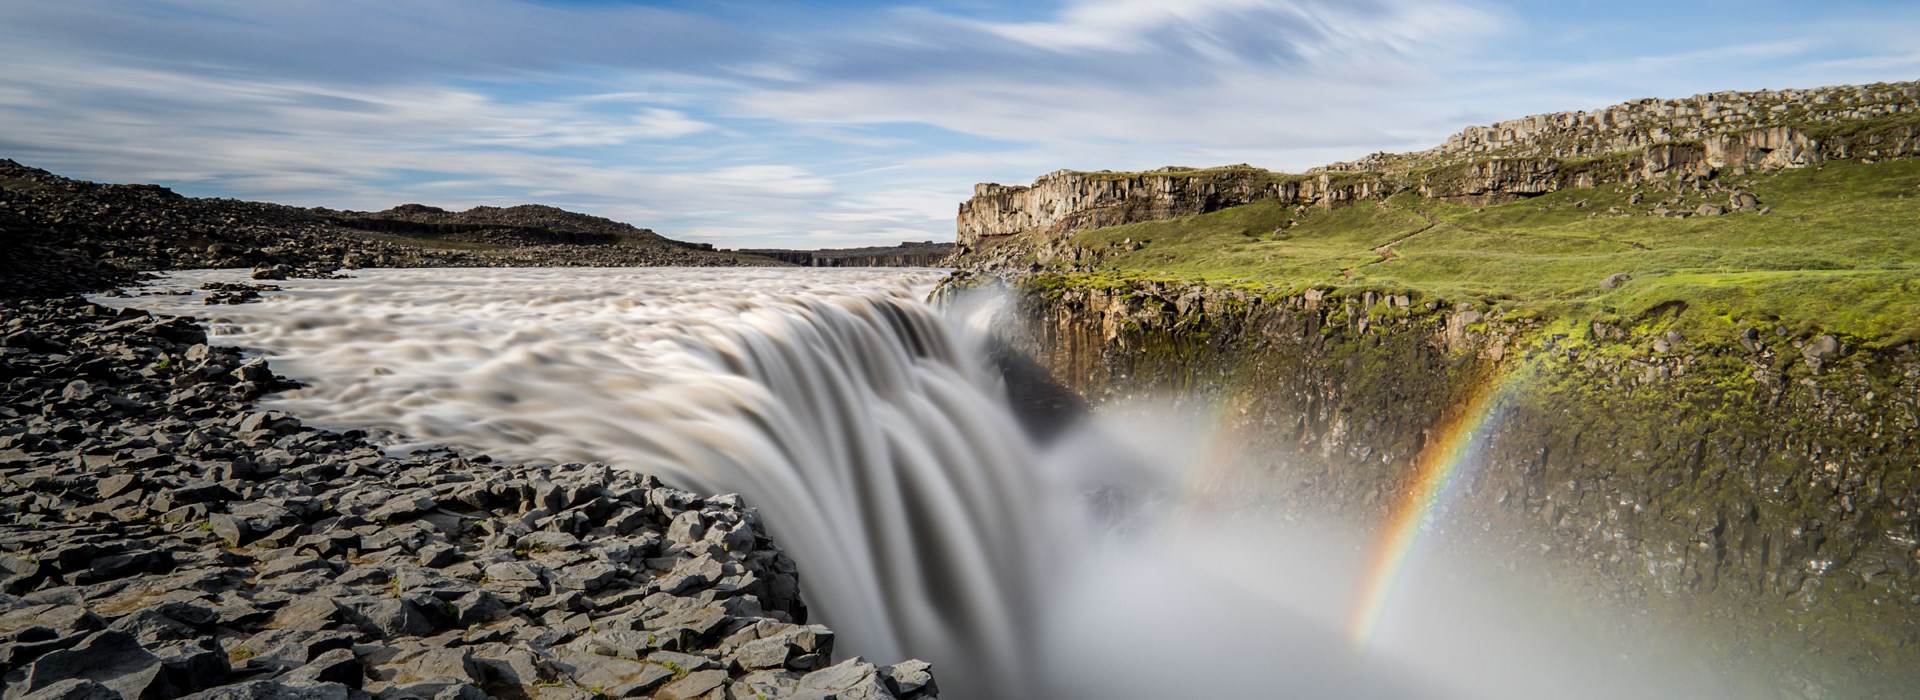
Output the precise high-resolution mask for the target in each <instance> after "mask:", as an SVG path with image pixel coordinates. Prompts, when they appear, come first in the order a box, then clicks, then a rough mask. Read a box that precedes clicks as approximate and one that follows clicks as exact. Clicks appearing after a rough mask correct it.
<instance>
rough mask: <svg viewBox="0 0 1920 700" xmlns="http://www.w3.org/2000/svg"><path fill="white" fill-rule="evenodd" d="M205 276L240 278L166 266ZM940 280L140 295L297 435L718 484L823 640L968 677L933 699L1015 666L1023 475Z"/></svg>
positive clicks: (486, 275) (1010, 676) (1039, 548)
mask: <svg viewBox="0 0 1920 700" xmlns="http://www.w3.org/2000/svg"><path fill="white" fill-rule="evenodd" d="M215 280H220V281H237V278H236V276H235V275H234V273H231V272H215V271H209V272H192V273H176V274H175V275H173V276H172V278H171V281H172V283H173V284H174V285H176V286H178V287H181V288H185V289H192V288H195V287H197V286H199V284H201V283H204V282H207V281H215ZM937 280H938V275H937V274H934V273H928V272H919V273H908V274H901V273H896V272H871V271H835V272H814V273H811V274H809V275H808V276H806V277H798V276H795V275H793V274H791V273H778V272H775V273H768V272H757V273H756V272H744V271H714V270H700V269H675V270H644V271H633V270H538V269H527V270H484V271H461V270H436V271H417V270H382V271H366V272H360V273H356V277H355V278H354V279H350V280H333V281H303V280H289V281H287V282H285V283H282V284H283V286H285V287H287V291H285V292H284V293H281V294H276V295H272V296H271V297H270V299H269V300H268V301H266V302H264V303H258V304H247V305H240V306H231V307H209V306H204V305H197V304H196V303H195V302H196V297H192V296H183V297H167V296H160V297H149V298H147V300H145V301H146V303H148V304H152V303H154V302H160V303H165V304H168V305H170V307H171V308H168V309H166V310H169V311H172V312H175V313H191V314H196V315H203V316H210V317H211V319H212V321H213V328H214V331H215V335H216V337H217V338H218V340H219V341H220V342H224V343H231V344H236V345H240V346H244V347H250V348H257V349H259V350H261V351H263V352H265V353H266V354H267V355H268V356H269V358H270V359H271V361H272V362H273V366H274V367H275V369H276V370H278V371H280V372H282V373H285V374H288V375H290V376H293V377H295V378H298V379H301V380H303V381H305V382H307V383H308V386H307V387H305V388H303V389H300V390H297V391H294V392H291V393H288V394H286V395H284V396H281V397H278V398H276V399H274V400H273V401H271V402H270V404H269V405H270V406H272V407H275V408H281V409H285V410H288V411H291V412H294V413H296V414H298V415H300V416H302V417H304V418H305V419H307V420H309V421H310V422H313V423H316V424H320V425H331V426H338V427H347V428H362V429H374V430H389V431H394V432H396V433H399V434H402V435H404V436H406V438H407V439H410V440H416V441H419V442H420V443H443V444H450V445H456V446H460V447H463V448H467V449H472V450H476V451H480V452H484V453H487V454H490V455H493V456H495V457H501V458H507V459H514V460H536V461H537V460H550V461H597V462H604V463H607V464H611V465H614V466H618V467H626V468H631V469H636V470H640V471H643V472H646V473H651V474H654V475H657V476H659V477H660V478H662V479H663V480H665V481H667V482H668V483H672V484H675V485H677V486H681V487H683V488H687V489H690V490H694V491H698V492H706V493H723V492H737V493H740V494H742V495H743V496H744V497H745V498H746V501H747V503H748V504H749V505H751V506H753V507H755V508H757V509H759V510H760V512H761V514H762V516H763V518H764V519H765V520H766V521H767V522H768V525H769V530H770V532H772V533H773V534H774V537H775V540H776V542H777V543H778V544H779V545H780V546H781V547H783V548H784V549H786V550H787V551H788V552H789V553H790V554H791V555H792V556H793V557H794V559H795V560H796V561H799V562H804V563H803V564H802V571H801V576H802V590H803V592H804V595H805V598H806V600H807V603H808V607H809V608H810V610H811V611H812V612H813V613H814V614H815V616H816V617H817V618H818V619H820V620H821V621H824V622H826V623H828V624H829V625H831V626H832V627H833V628H834V629H835V631H836V632H837V633H838V636H839V640H840V645H839V646H840V648H841V650H842V652H843V653H847V652H850V653H853V654H860V655H864V656H867V657H869V658H873V659H875V660H877V661H881V662H891V661H897V660H903V659H906V658H911V657H921V658H927V659H930V660H934V661H936V662H937V663H939V664H940V667H942V668H951V669H956V670H959V669H966V671H965V672H957V673H951V674H948V675H945V676H942V677H941V683H942V685H943V686H944V687H947V688H949V689H950V691H949V696H967V695H974V696H980V697H986V696H990V695H996V694H1004V693H1005V692H1012V691H1011V689H1012V688H1014V687H1016V686H1017V685H1018V684H1020V683H1023V682H1024V681H1023V680H1020V679H1024V678H1027V677H1028V675H1029V674H1028V669H1027V668H1026V665H1025V664H1026V662H1027V661H1028V660H1030V659H1031V658H1032V657H1031V647H1032V644H1031V642H1030V641H1028V640H1029V639H1030V638H1031V636H1032V630H1030V629H1025V628H1023V625H1024V624H1025V623H1028V622H1030V621H1031V620H1032V619H1033V614H1032V613H1033V610H1031V605H1032V602H1033V600H1034V595H1033V593H1032V591H1031V589H1032V587H1033V585H1034V577H1035V575H1036V567H1037V566H1039V564H1040V562H1041V561H1043V559H1044V558H1045V555H1044V552H1043V550H1044V547H1045V545H1046V543H1047V542H1048V541H1049V540H1048V539H1047V538H1046V537H1044V536H1041V535H1039V534H1038V533H1037V528H1038V527H1039V525H1038V518H1037V517H1036V513H1038V512H1039V503H1040V501H1041V499H1043V498H1044V495H1043V493H1042V490H1043V485H1042V484H1041V483H1040V481H1039V479H1038V474H1037V473H1036V472H1035V471H1034V464H1035V462H1036V456H1035V452H1034V449H1033V446H1032V445H1031V444H1029V442H1028V439H1027V438H1026V436H1025V435H1024V433H1023V432H1022V430H1021V427H1020V426H1019V425H1017V424H1016V423H1015V421H1014V419H1013V417H1012V414H1011V413H1010V412H1009V411H1008V410H1007V409H1006V407H1005V402H1004V400H1003V399H1002V389H1001V386H1000V379H999V377H998V376H997V375H996V374H994V373H993V372H992V371H991V367H990V365H989V363H988V361H987V359H986V355H985V353H983V352H981V350H980V348H979V347H977V346H975V345H973V344H971V343H970V342H968V341H966V340H964V339H963V338H961V337H960V336H959V335H958V334H957V333H956V332H955V331H954V329H953V327H952V326H951V325H950V324H949V323H947V322H946V321H945V320H944V319H942V318H941V317H939V315H938V314H936V313H935V312H934V310H933V309H932V308H931V307H929V306H927V305H926V304H925V303H924V302H923V300H924V299H925V297H926V295H927V293H928V292H929V291H930V290H931V289H932V285H933V283H934V282H935V281H937ZM409 446H410V445H409ZM403 447H405V446H403Z"/></svg>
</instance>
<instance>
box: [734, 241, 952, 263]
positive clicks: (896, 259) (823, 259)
mask: <svg viewBox="0 0 1920 700" xmlns="http://www.w3.org/2000/svg"><path fill="white" fill-rule="evenodd" d="M739 252H741V253H746V254H749V255H759V256H764V257H768V258H773V259H774V260H779V261H781V262H786V263H792V264H795V265H799V266H802V267H937V266H939V265H941V264H942V263H944V262H945V261H946V259H947V258H948V257H949V256H951V255H953V244H952V243H935V242H933V241H919V242H914V241H905V242H902V243H901V244H900V245H896V246H879V247H870V248H826V249H821V250H786V249H751V250H742V251H739Z"/></svg>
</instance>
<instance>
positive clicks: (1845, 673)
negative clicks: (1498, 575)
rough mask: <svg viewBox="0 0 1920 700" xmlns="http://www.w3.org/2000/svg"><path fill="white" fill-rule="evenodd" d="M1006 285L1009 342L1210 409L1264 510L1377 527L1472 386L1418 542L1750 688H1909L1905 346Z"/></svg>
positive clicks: (1911, 515)
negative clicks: (1461, 453)
mask: <svg viewBox="0 0 1920 700" xmlns="http://www.w3.org/2000/svg"><path fill="white" fill-rule="evenodd" d="M1022 288H1023V290H1024V291H1025V292H1026V294H1025V295H1024V296H1023V297H1022V299H1023V302H1022V304H1021V306H1020V313H1021V317H1020V320H1021V321H1022V323H1015V324H1008V325H1007V326H1006V328H1007V329H1008V332H1009V333H1011V334H1012V335H1013V336H1014V342H1015V344H1016V345H1017V346H1018V347H1019V348H1020V349H1022V350H1023V351H1026V352H1029V353H1031V354H1032V355H1033V356H1034V357H1035V358H1037V359H1038V360H1039V361H1040V362H1041V363H1042V364H1043V365H1044V366H1046V367H1047V368H1048V369H1050V370H1051V371H1052V373H1053V376H1054V377H1055V378H1056V379H1058V380H1060V381H1062V382H1063V383H1065V384H1067V385H1068V386H1071V387H1073V388H1074V389H1075V390H1077V391H1078V392H1080V393H1081V394H1082V395H1083V396H1085V397H1087V398H1088V399H1090V400H1092V401H1094V402H1101V401H1105V400H1109V399H1114V398H1120V397H1127V396H1140V395H1161V396H1168V397H1171V398H1173V399H1174V400H1177V401H1181V402H1183V403H1185V404H1189V405H1199V406H1210V407H1214V408H1213V410H1212V413H1211V415H1215V416H1219V417H1221V418H1220V419H1221V420H1222V421H1223V425H1220V426H1217V427H1216V430H1218V431H1220V433H1221V434H1223V435H1231V436H1233V438H1232V440H1231V442H1232V443H1233V444H1234V445H1235V449H1236V451H1237V452H1238V454H1240V455H1242V458H1241V459H1240V460H1239V461H1238V462H1236V463H1235V468H1236V469H1239V470H1242V472H1241V473H1246V474H1251V475H1255V476H1250V477H1247V479H1246V480H1238V479H1236V480H1234V481H1233V482H1234V483H1239V484H1244V483H1254V482H1264V483H1266V484H1268V485H1269V486H1270V487H1272V488H1274V489H1276V490H1278V491H1280V492H1282V493H1286V494H1291V497H1289V498H1283V499H1281V500H1280V502H1278V503H1265V504H1264V507H1266V508H1278V509H1280V510H1281V511H1282V512H1288V513H1292V514H1294V515H1298V516H1301V517H1308V518H1313V519H1315V520H1317V521H1327V520H1331V521H1333V522H1342V521H1344V522H1348V523H1351V524H1354V525H1356V526H1359V527H1362V528H1365V527H1370V526H1372V525H1373V524H1376V523H1379V522H1383V521H1384V520H1385V518H1386V515H1387V509H1388V504H1391V503H1395V502H1399V501H1401V500H1402V499H1403V497H1404V496H1405V493H1406V492H1407V491H1408V490H1409V489H1411V488H1413V486H1414V480H1413V479H1412V478H1411V477H1410V475H1411V474H1412V473H1413V469H1414V463H1415V461H1416V459H1417V458H1418V457H1419V456H1420V454H1421V451H1422V449H1423V448H1425V447H1426V446H1427V445H1428V444H1430V443H1434V442H1436V441H1439V440H1441V439H1442V437H1441V435H1440V434H1439V432H1438V431H1441V430H1443V429H1444V426H1445V425H1447V424H1448V422H1449V421H1450V420H1453V419H1454V418H1455V417H1456V416H1457V415H1458V413H1459V411H1460V410H1461V406H1462V404H1464V403H1466V402H1467V401H1468V400H1469V398H1470V397H1473V396H1475V395H1477V394H1481V393H1483V392H1487V391H1499V392H1501V393H1500V394H1499V398H1498V406H1497V410H1494V411H1493V412H1492V414H1493V415H1495V416H1497V419H1495V420H1493V421H1491V422H1489V423H1487V424H1486V425H1485V426H1484V428H1483V429H1482V430H1480V431H1477V432H1476V433H1475V435H1476V437H1475V442H1474V450H1475V452H1474V454H1475V455H1476V458H1475V460H1474V461H1473V462H1472V464H1471V466H1469V467H1466V468H1465V469H1467V471H1465V472H1463V473H1462V475H1461V480H1460V482H1459V484H1460V486H1459V489H1460V495H1459V498H1458V500H1457V501H1455V502H1453V503H1452V505H1451V506H1450V507H1449V510H1448V511H1447V514H1446V516H1445V518H1444V519H1443V520H1441V521H1438V522H1436V523H1434V524H1433V527H1434V528H1437V529H1439V530H1440V531H1441V532H1442V533H1443V534H1442V535H1439V536H1440V537H1442V538H1443V539H1444V540H1445V541H1448V542H1453V543H1455V544H1456V545H1457V546H1458V547H1460V548H1461V549H1462V550H1464V551H1466V552H1468V553H1471V554H1472V555H1475V556H1477V557H1478V558H1480V559H1481V560H1483V561H1488V562H1507V563H1512V564H1516V565H1519V566H1522V567H1523V568H1531V569H1533V570H1535V571H1544V572H1547V573H1546V574H1545V575H1547V576H1550V577H1555V578H1556V579H1557V580H1558V581H1559V582H1560V583H1561V584H1563V585H1566V586H1567V587H1568V588H1570V589H1575V590H1578V591H1579V593H1578V595H1580V596H1582V599H1583V600H1588V601H1589V602H1590V603H1592V604H1595V605H1602V606H1604V609H1606V610H1613V611H1627V612H1628V614H1629V616H1628V617H1623V618H1621V619H1620V620H1618V621H1617V624H1619V625H1633V624H1645V623H1647V621H1649V620H1658V621H1662V622H1659V623H1658V624H1664V625H1669V626H1679V627H1681V628H1683V629H1686V630H1687V631H1688V632H1690V633H1693V634H1696V635H1698V636H1699V637H1700V638H1701V639H1702V640H1704V641H1703V644H1704V645H1705V646H1706V647H1707V648H1706V649H1705V650H1704V653H1705V654H1706V655H1707V656H1708V657H1710V658H1714V659H1716V662H1724V663H1726V664H1727V666H1726V670H1725V672H1726V673H1727V674H1728V675H1729V676H1732V677H1740V674H1752V678H1751V679H1748V680H1749V682H1752V681H1753V679H1764V680H1763V681H1758V682H1759V685H1760V687H1766V688H1768V689H1769V690H1768V692H1769V693H1777V696H1778V697H1904V696H1905V695H1904V693H1906V692H1908V689H1910V688H1912V687H1914V684H1915V683H1920V675H1916V671H1915V669H1920V646H1916V641H1920V621H1916V620H1915V619H1914V618H1913V617H1912V616H1911V615H1909V614H1908V612H1909V611H1910V610H1911V609H1912V608H1911V603H1912V602H1913V601H1914V600H1920V598H1916V596H1920V560H1917V559H1916V557H1920V549H1916V546H1917V545H1916V542H1920V500H1916V495H1915V494H1916V493H1920V491H1917V490H1916V489H1920V481H1916V479H1920V476H1916V472H1915V471H1914V470H1913V469H1912V465H1913V464H1914V463H1916V462H1917V461H1920V443H1916V442H1915V441H1912V440H1905V439H1900V438H1898V437H1896V436H1902V435H1911V434H1912V432H1913V431H1914V430H1915V426H1916V425H1920V403H1916V401H1915V399H1914V397H1915V396H1920V355H1916V354H1915V346H1914V345H1912V344H1904V345H1901V346H1898V347H1892V348H1884V349H1878V350H1874V349H1867V348H1862V347H1858V346H1855V345H1853V344H1850V343H1843V342H1838V341H1836V340H1835V339H1834V338H1832V337H1828V336H1807V335H1799V334H1792V333H1788V332H1786V331H1784V330H1778V331H1776V330H1769V331H1767V332H1765V333H1753V334H1749V335H1742V336H1741V338H1742V342H1739V343H1735V344H1734V345H1732V346H1720V345H1715V344H1712V343H1709V342H1703V341H1697V340H1694V339H1691V338H1687V337H1685V336H1683V335H1681V334H1678V333H1677V332H1675V331H1674V330H1673V328H1674V326H1673V325H1671V323H1670V322H1663V321H1660V320H1657V319H1655V320H1651V321H1642V322H1640V323H1637V324H1631V325H1625V326H1623V325H1609V324H1603V323H1596V324H1591V325H1589V326H1587V327H1584V328H1578V329H1576V328H1573V327H1570V326H1567V325H1564V324H1559V323H1555V322H1552V321H1550V320H1542V319H1539V318H1535V317H1532V316H1530V315H1529V314H1525V313H1517V312H1515V311H1513V310H1510V309H1502V308H1499V307H1498V306H1487V305H1484V304H1481V305H1475V304H1457V305H1447V304H1439V303H1435V302H1432V301H1430V300H1425V299H1422V298H1420V297H1419V296H1417V295H1405V294H1386V293H1374V292H1366V293H1347V292H1338V291H1337V292H1333V293H1320V292H1314V291H1309V292H1305V293H1299V294H1277V293H1272V292H1261V291H1257V290H1248V289H1235V288H1227V287H1220V286H1208V285H1200V284H1187V283H1177V282H1151V281H1137V282H1129V283H1119V284H1111V283H1110V284H1088V283H1086V280H1079V279H1073V278H1067V277H1055V276H1047V275H1042V276H1035V277H1030V278H1027V279H1025V280H1024V281H1023V283H1022ZM1196 410H1202V409H1196ZM1223 478H1224V477H1223ZM1214 497H1216V498H1217V497H1219V496H1218V495H1215V496H1214ZM1610 624H1611V623H1610ZM1823 693H1824V695H1823ZM1773 696H1775V695H1768V697H1773Z"/></svg>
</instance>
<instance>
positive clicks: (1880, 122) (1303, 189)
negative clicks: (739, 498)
mask: <svg viewBox="0 0 1920 700" xmlns="http://www.w3.org/2000/svg"><path fill="white" fill-rule="evenodd" d="M1915 154H1920V83H1912V82H1909V83H1895V84H1876V85H1868V86H1845V87H1828V88H1818V89H1811V90H1783V91H1760V92H1722V93H1712V94H1706V95H1696V96H1694V97H1690V98H1685V99H1675V100H1656V99H1646V100H1638V101H1635V102H1629V103H1625V104H1620V105H1615V106H1613V107H1610V108H1606V109H1602V110H1596V111H1592V112H1560V113H1555V114H1544V115H1535V116H1531V117H1526V118H1522V119H1515V120H1510V121H1504V122H1499V123H1496V124H1492V125H1489V126H1475V127H1469V128H1467V129H1465V130H1463V131H1462V132H1460V133H1459V134H1456V135H1454V136H1453V137H1452V138H1450V139H1448V140H1447V142H1446V143H1444V144H1442V145H1440V146H1438V147H1435V148H1433V149H1430V150H1427V151H1421V152H1417V153H1406V154H1386V153H1379V154H1374V155H1372V156H1368V157H1367V158H1364V159H1361V160H1358V161H1353V162H1348V163H1337V164H1334V165H1329V166H1326V167H1322V168H1315V169H1313V170H1310V171H1308V172H1307V173H1304V174H1286V173H1275V172H1270V171H1267V170H1263V169H1260V168H1256V167H1253V166H1251V165H1234V166H1226V167H1219V168H1203V169H1196V168H1184V167H1169V168H1163V169H1160V170H1155V171H1149V172H1140V173H1117V172H1105V171H1103V172H1080V171H1073V170H1060V171H1056V172H1053V173H1049V174H1047V175H1044V176H1041V177H1040V178H1039V179H1038V180H1035V181H1034V183H1033V184H1032V185H1027V186H1009V185H1001V184H993V183H984V184H980V185H976V186H975V188H974V195H973V198H972V199H970V200H968V201H967V202H965V203H963V204H961V205H960V213H959V216H958V217H957V218H956V220H955V224H956V228H957V230H958V243H959V245H960V247H961V249H962V253H963V255H964V254H965V253H966V252H968V251H971V250H975V249H978V248H980V247H983V246H989V245H993V244H997V243H1001V242H1004V241H1006V240H1007V239H1009V238H1011V237H1015V236H1021V235H1028V236H1031V237H1033V238H1035V239H1036V240H1041V241H1044V240H1052V239H1058V238H1060V237H1062V236H1065V235H1068V234H1071V233H1073V232H1075V231H1081V230H1086V229H1092V228H1099V227H1103V226H1114V225H1119V224H1127V223H1135V222H1140V221H1155V220H1162V219H1170V218H1174V217H1179V216H1188V215H1193V214H1202V213H1206V212H1210V211H1216V210H1219V209H1224V208H1227V207H1234V206H1240V205H1245V204H1250V203H1253V202H1257V201H1261V200H1268V199H1274V200H1279V201H1281V202H1283V203H1285V204H1287V205H1289V206H1311V207H1332V206H1336V205H1339V204H1342V203H1348V202H1355V201H1363V200H1372V199H1382V198H1385V197H1388V196H1391V195H1394V194H1397V193H1401V192H1407V191H1415V192H1418V193H1419V194H1420V195H1421V196H1424V197H1429V198H1435V199H1446V200H1459V201H1472V202H1481V203H1486V202H1503V201H1513V200H1515V199H1520V198H1525V197H1531V196H1537V195H1541V194H1545V193H1548V192H1554V191H1558V190H1561V189H1566V188H1577V187H1594V186H1596V185H1602V184H1610V183H1621V182H1648V181H1656V180H1661V179H1666V178H1673V179H1679V180H1683V181H1686V182H1700V181H1705V180H1711V179H1713V178H1714V177H1716V176H1717V175H1721V174H1743V173H1746V172H1749V171H1754V170H1768V169H1782V168H1796V167H1807V166H1817V165H1819V164H1821V163H1823V162H1825V161H1828V160H1832V159H1875V158H1895V157H1902V156H1911V155H1915ZM1649 206H1651V205H1649Z"/></svg>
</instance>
